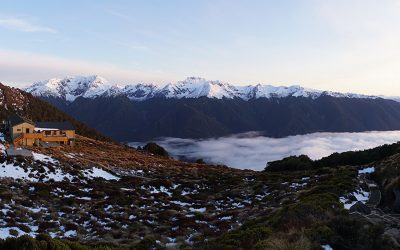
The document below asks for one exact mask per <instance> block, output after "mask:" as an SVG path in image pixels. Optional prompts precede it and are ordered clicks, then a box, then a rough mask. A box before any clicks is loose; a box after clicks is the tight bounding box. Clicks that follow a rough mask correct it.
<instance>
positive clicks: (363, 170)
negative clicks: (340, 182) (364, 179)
mask: <svg viewBox="0 0 400 250" xmlns="http://www.w3.org/2000/svg"><path fill="white" fill-rule="evenodd" d="M373 172H375V167H367V168H364V169H361V170H358V174H371V173H373Z"/></svg>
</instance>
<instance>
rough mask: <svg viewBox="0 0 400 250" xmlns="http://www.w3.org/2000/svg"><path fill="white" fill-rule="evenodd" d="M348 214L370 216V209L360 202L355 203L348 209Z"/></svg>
mask: <svg viewBox="0 0 400 250" xmlns="http://www.w3.org/2000/svg"><path fill="white" fill-rule="evenodd" d="M350 212H359V213H362V214H370V213H371V209H370V208H369V207H368V206H367V205H365V204H364V203H362V202H361V201H357V202H356V204H354V205H353V206H351V207H350Z"/></svg>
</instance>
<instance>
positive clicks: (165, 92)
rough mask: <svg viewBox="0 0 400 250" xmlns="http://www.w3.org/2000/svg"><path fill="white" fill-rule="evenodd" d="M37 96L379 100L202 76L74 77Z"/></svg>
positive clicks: (50, 83)
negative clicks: (129, 80)
mask: <svg viewBox="0 0 400 250" xmlns="http://www.w3.org/2000/svg"><path fill="white" fill-rule="evenodd" d="M25 91H27V92H30V93H32V94H33V95H34V96H42V97H55V98H62V99H64V100H66V101H68V102H73V101H74V100H75V99H76V98H78V97H84V98H91V99H93V98H96V97H112V96H119V95H124V96H126V97H128V98H129V99H131V100H133V101H143V100H147V99H150V98H154V97H165V98H178V99H181V98H199V97H208V98H217V99H222V98H228V99H234V98H240V99H243V100H250V99H257V98H261V97H265V98H283V97H289V96H293V97H309V98H313V99H316V98H318V97H320V96H322V95H328V96H333V97H347V98H377V96H367V95H360V94H352V93H338V92H331V91H320V90H314V89H308V88H304V87H301V86H298V85H293V86H289V87H287V86H278V87H275V86H272V85H261V84H257V85H247V86H235V85H232V84H229V83H226V82H221V81H210V80H206V79H204V78H199V77H188V78H186V79H185V80H183V81H178V82H176V83H168V84H166V85H164V86H163V85H157V84H151V83H150V84H144V83H139V84H130V85H126V86H119V85H117V84H111V83H109V82H108V81H107V80H106V79H104V78H102V77H100V76H95V75H94V76H75V77H66V78H64V79H57V78H53V79H49V80H45V81H40V82H36V83H34V84H33V85H32V86H30V87H28V88H26V89H25Z"/></svg>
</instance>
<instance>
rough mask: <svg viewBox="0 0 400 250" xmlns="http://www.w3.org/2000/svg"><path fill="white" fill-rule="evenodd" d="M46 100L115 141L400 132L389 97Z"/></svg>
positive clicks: (398, 106) (399, 117)
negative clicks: (248, 134)
mask: <svg viewBox="0 0 400 250" xmlns="http://www.w3.org/2000/svg"><path fill="white" fill-rule="evenodd" d="M43 99H44V100H46V101H48V102H50V103H52V104H53V105H55V106H57V107H58V108H60V109H62V110H63V111H65V112H66V113H68V114H70V115H72V116H74V117H75V118H77V119H78V120H81V121H83V122H85V123H87V124H89V125H90V126H92V127H94V128H96V129H97V130H99V131H101V132H102V133H104V134H106V135H108V136H111V137H112V138H114V139H116V140H124V141H137V140H149V139H152V138H155V137H160V136H172V137H183V138H204V137H213V136H225V135H229V134H234V133H242V132H247V131H261V132H263V133H265V135H267V136H272V137H282V136H288V135H294V134H305V133H312V132H322V131H324V132H359V131H368V130H397V129H400V103H398V102H395V101H392V100H387V99H381V98H377V99H371V98H347V97H332V96H328V95H322V96H320V97H318V98H316V99H313V98H308V97H292V96H290V97H285V98H258V99H251V100H248V101H246V100H243V99H238V98H236V99H226V98H223V99H214V98H207V97H200V98H182V99H176V98H171V99H166V98H151V99H148V100H145V101H141V102H136V101H131V100H129V99H128V98H127V97H124V96H119V97H97V98H94V99H88V98H82V97H79V98H77V99H76V100H75V101H74V102H72V103H68V102H65V101H62V100H61V99H54V98H51V99H48V98H45V97H43Z"/></svg>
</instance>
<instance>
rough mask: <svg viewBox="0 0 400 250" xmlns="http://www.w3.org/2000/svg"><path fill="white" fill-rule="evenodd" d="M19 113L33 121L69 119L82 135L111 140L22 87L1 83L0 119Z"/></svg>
mask: <svg viewBox="0 0 400 250" xmlns="http://www.w3.org/2000/svg"><path fill="white" fill-rule="evenodd" d="M13 113H17V114H19V115H23V116H25V117H28V118H30V119H32V120H33V121H69V122H71V123H72V124H73V125H74V126H75V128H76V129H77V133H78V134H80V135H84V136H88V137H91V138H94V139H100V140H110V139H109V138H107V137H106V136H104V135H102V134H100V133H99V132H97V131H96V130H95V129H92V128H90V127H88V126H87V125H85V124H83V123H82V122H79V121H78V120H76V119H74V118H72V117H71V116H69V115H67V114H65V113H64V112H62V111H60V110H58V109H57V108H56V107H54V106H52V105H50V104H49V103H47V102H45V101H42V100H40V99H38V98H36V97H34V96H32V95H31V94H29V93H26V92H24V91H22V90H20V89H17V88H13V87H9V86H6V85H4V84H2V83H0V120H5V119H7V118H8V117H9V116H10V115H11V114H13Z"/></svg>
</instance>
